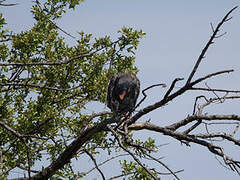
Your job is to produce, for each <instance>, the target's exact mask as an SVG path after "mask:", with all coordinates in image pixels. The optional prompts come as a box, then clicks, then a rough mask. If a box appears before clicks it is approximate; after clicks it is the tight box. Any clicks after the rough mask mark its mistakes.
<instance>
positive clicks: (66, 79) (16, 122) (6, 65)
mask: <svg viewBox="0 0 240 180" xmlns="http://www.w3.org/2000/svg"><path fill="white" fill-rule="evenodd" d="M81 1H82V0H48V1H45V2H44V3H40V2H38V1H36V2H35V4H34V5H33V6H32V9H31V12H32V15H33V18H34V19H35V23H34V25H33V26H32V27H31V28H30V29H27V30H26V31H23V32H20V33H16V32H12V31H11V29H8V26H7V22H6V20H5V19H4V17H3V15H2V14H0V63H1V64H2V66H0V91H1V94H0V122H2V123H4V125H7V126H8V127H9V128H11V130H8V129H7V128H6V127H5V128H3V126H2V127H1V126H0V146H1V149H0V150H1V153H2V163H3V166H2V168H3V170H2V172H3V174H2V175H1V177H0V178H1V179H2V178H6V177H7V176H8V175H9V174H10V173H11V170H12V169H14V168H22V169H27V167H28V164H30V165H31V166H32V167H34V166H35V165H36V163H37V162H38V163H39V161H41V160H44V159H46V158H47V159H48V160H50V161H52V160H54V159H56V157H57V156H58V155H59V153H60V152H62V151H63V150H64V148H65V147H66V145H67V144H69V142H71V141H72V139H73V138H74V137H76V136H77V135H78V133H79V131H80V130H81V129H82V128H83V127H84V126H85V124H86V122H87V120H88V118H89V116H90V115H89V114H87V113H83V112H84V111H83V110H84V108H85V106H86V105H87V104H88V103H89V102H92V101H98V102H101V103H104V102H105V95H106V86H107V83H108V80H109V78H110V77H111V76H112V75H113V74H116V73H119V72H124V71H132V72H135V73H136V72H137V68H136V67H135V66H134V60H135V58H134V55H135V51H136V48H137V46H138V44H139V39H140V38H142V37H143V36H144V35H145V33H144V32H142V31H141V30H140V31H137V30H133V29H132V28H126V27H123V28H122V29H121V30H119V31H118V38H116V39H112V38H111V37H109V36H105V37H101V38H98V37H95V38H94V37H93V35H92V34H87V33H84V32H79V33H78V36H77V37H76V41H77V43H76V45H74V46H73V45H72V44H67V43H66V41H65V38H64V37H62V36H60V35H59V32H60V29H59V28H58V26H57V25H56V23H55V21H56V20H57V19H58V21H59V19H61V17H62V15H63V14H64V13H66V12H68V11H69V9H71V8H74V7H75V6H76V5H78V4H79V3H80V2H81ZM5 8H10V7H5ZM73 23H74V22H73ZM104 118H106V116H103V117H101V118H100V119H99V120H101V119H104ZM91 123H93V122H90V124H91ZM19 134H20V135H21V137H18V135H19ZM23 136H24V137H23ZM115 143H116V142H115V141H114V140H112V139H109V137H108V136H107V133H106V132H102V133H99V134H98V135H97V136H95V137H94V138H93V139H92V140H91V141H90V142H89V143H88V144H87V145H86V147H85V148H86V149H87V150H88V151H90V152H91V153H93V154H94V153H97V149H96V146H99V145H100V146H102V148H103V149H107V150H108V152H109V153H110V154H111V152H112V149H110V146H111V145H113V144H115ZM147 144H149V143H147ZM151 146H153V144H151ZM43 154H44V155H43ZM38 160H39V161H38ZM131 164H132V162H130V164H129V165H128V164H127V162H126V161H124V163H122V166H123V169H124V171H130V170H131V168H133V166H131V167H130V165H131ZM136 166H137V165H136V164H134V167H135V169H137V171H142V170H140V169H139V167H136ZM127 169H128V170H127ZM137 171H136V172H137ZM145 174H146V176H148V174H147V173H145ZM56 176H62V177H69V178H70V177H73V176H74V175H73V172H72V171H71V168H70V166H69V165H67V166H66V168H64V169H63V170H61V171H59V172H58V174H57V175H56ZM138 176H139V177H140V175H136V177H138Z"/></svg>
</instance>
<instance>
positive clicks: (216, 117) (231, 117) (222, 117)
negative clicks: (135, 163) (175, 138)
mask: <svg viewBox="0 0 240 180" xmlns="http://www.w3.org/2000/svg"><path fill="white" fill-rule="evenodd" d="M195 120H206V121H212V120H235V121H240V116H237V115H209V116H206V115H192V116H188V117H187V118H186V119H184V120H181V121H179V122H177V123H174V124H172V125H169V126H166V128H168V129H171V130H177V129H178V128H180V127H182V126H185V125H187V124H188V123H190V122H193V121H195Z"/></svg>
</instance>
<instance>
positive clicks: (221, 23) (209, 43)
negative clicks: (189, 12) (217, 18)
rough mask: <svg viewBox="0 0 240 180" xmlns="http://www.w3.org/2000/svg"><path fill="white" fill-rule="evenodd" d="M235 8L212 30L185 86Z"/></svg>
mask: <svg viewBox="0 0 240 180" xmlns="http://www.w3.org/2000/svg"><path fill="white" fill-rule="evenodd" d="M236 8H237V6H236V7H234V8H232V9H231V10H230V11H229V12H228V13H227V14H226V15H225V16H224V18H223V19H222V21H221V22H220V23H219V24H218V25H217V27H216V29H214V32H213V34H212V36H211V37H210V39H209V40H208V42H207V44H206V45H205V47H204V48H203V50H202V52H201V54H200V55H199V57H198V59H197V62H196V63H195V65H194V67H193V70H192V72H191V73H190V75H189V77H188V80H187V82H186V85H187V84H189V83H190V82H191V80H192V78H193V76H194V74H195V73H196V71H197V69H198V66H199V64H200V63H201V61H202V59H203V58H204V56H205V54H206V52H207V50H208V48H209V46H210V45H211V44H212V43H213V40H214V39H215V38H216V36H217V33H218V31H219V30H220V28H221V26H222V25H223V24H224V23H225V22H227V21H228V20H229V19H228V16H229V15H230V14H231V13H232V12H233V11H234V10H235V9H236Z"/></svg>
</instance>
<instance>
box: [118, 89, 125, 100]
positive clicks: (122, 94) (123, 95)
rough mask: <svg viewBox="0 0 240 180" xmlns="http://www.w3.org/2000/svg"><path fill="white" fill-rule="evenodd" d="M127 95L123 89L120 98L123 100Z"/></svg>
mask: <svg viewBox="0 0 240 180" xmlns="http://www.w3.org/2000/svg"><path fill="white" fill-rule="evenodd" d="M125 95H126V91H123V92H122V93H121V94H119V98H120V99H121V100H123V99H124V97H125Z"/></svg>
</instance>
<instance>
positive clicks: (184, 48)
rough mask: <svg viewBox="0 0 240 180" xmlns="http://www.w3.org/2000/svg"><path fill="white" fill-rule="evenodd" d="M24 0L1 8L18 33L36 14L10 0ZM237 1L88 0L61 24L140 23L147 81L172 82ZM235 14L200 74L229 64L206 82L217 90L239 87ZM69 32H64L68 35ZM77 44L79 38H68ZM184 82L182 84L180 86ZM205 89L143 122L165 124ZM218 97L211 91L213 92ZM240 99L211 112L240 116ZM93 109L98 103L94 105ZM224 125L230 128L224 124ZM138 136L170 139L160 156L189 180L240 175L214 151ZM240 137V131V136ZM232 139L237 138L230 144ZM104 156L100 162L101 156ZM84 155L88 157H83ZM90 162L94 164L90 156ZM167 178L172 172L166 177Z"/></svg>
mask: <svg viewBox="0 0 240 180" xmlns="http://www.w3.org/2000/svg"><path fill="white" fill-rule="evenodd" d="M9 2H18V3H19V5H17V6H14V7H0V11H1V12H3V14H4V16H5V17H6V20H7V22H8V23H9V27H10V28H11V29H12V30H13V31H17V32H19V31H21V30H26V29H29V28H30V27H31V25H32V24H33V20H32V18H31V14H30V7H31V4H32V1H31V0H29V1H28V0H25V1H17V0H16V1H13V0H12V1H10V0H9ZM239 2H240V1H239V0H211V1H209V0H202V1H192V0H181V1H179V0H168V1H163V0H151V1H143V0H131V1H129V0H121V1H116V0H115V1H114V0H101V1H100V0H86V1H85V2H83V3H82V4H81V5H80V6H78V7H77V8H76V9H75V10H74V11H71V12H69V13H67V14H66V15H64V17H63V18H62V19H61V20H59V21H57V24H58V25H59V26H60V27H61V28H62V29H64V30H65V31H67V32H69V33H70V34H72V35H74V36H77V32H78V31H84V32H86V33H92V34H93V35H95V36H98V37H99V36H105V35H111V36H112V37H116V36H117V30H119V29H120V28H121V27H122V26H128V27H133V28H136V29H142V30H143V31H144V32H146V33H147V34H146V37H145V38H143V39H142V40H141V42H140V46H139V48H138V50H137V54H136V65H137V67H138V68H139V70H140V71H139V74H138V77H139V79H140V81H141V87H142V89H144V88H145V87H147V86H149V85H152V84H156V83H166V84H167V85H169V84H170V83H171V81H172V80H173V79H174V78H176V77H184V78H186V77H187V75H188V74H189V72H190V71H191V69H192V66H193V64H194V62H195V61H196V59H197V57H198V55H199V54H200V52H201V50H202V48H203V46H204V45H205V43H206V42H207V40H208V38H209V37H210V35H211V27H210V22H212V23H213V24H214V25H216V24H217V23H218V22H219V21H220V20H221V18H222V17H223V16H224V15H225V14H226V12H227V11H229V10H230V9H231V8H233V7H234V6H236V5H240V3H239ZM232 15H233V19H232V20H231V21H229V22H227V23H226V24H225V25H224V26H223V28H222V32H225V31H226V32H227V34H226V35H225V36H223V37H221V38H219V39H217V40H216V41H215V44H213V46H212V47H211V48H210V49H209V51H208V53H207V57H206V58H205V59H204V61H203V62H202V64H201V65H200V68H199V72H198V73H197V74H196V75H197V76H198V77H199V76H200V75H205V74H207V73H212V72H215V71H219V70H224V69H232V68H233V69H235V72H234V73H233V74H230V75H225V76H220V77H218V78H214V79H213V80H211V81H208V84H209V85H210V86H211V87H212V88H221V87H223V88H230V89H234V88H235V89H240V85H239V83H238V82H239V75H240V71H239V70H240V63H239V62H240V51H239V47H240V33H239V32H240V9H237V10H236V11H235V12H234V13H233V14H232ZM63 36H64V34H63ZM66 38H67V41H68V42H69V44H70V45H71V43H74V41H73V40H72V39H71V38H69V37H66ZM180 85H181V83H179V84H178V86H180ZM164 91H165V90H164V89H162V88H155V89H153V90H150V91H149V92H148V93H149V96H148V98H147V100H146V101H145V103H144V104H143V105H142V107H144V106H146V105H148V104H152V103H153V102H156V101H157V100H158V99H160V98H161V96H162V95H163V92H164ZM200 94H201V93H197V92H188V93H186V94H185V95H183V96H182V97H179V98H177V99H176V100H174V101H173V102H170V103H169V105H168V106H165V107H164V108H161V109H159V110H156V111H154V112H152V113H150V114H148V115H147V116H144V117H143V118H142V119H141V120H140V121H145V120H148V119H149V118H151V120H152V123H155V124H158V125H166V124H169V123H171V122H176V121H178V120H182V119H184V118H185V117H186V116H187V115H188V114H191V112H192V109H193V108H192V107H193V103H194V99H195V97H196V96H197V95H200ZM210 96H213V95H212V94H209V95H208V97H210ZM239 105H240V103H239V102H237V101H235V102H233V103H228V104H226V105H216V107H210V108H208V109H207V110H209V112H212V113H220V114H222V113H227V114H233V113H235V114H237V113H238V114H239ZM91 108H92V109H91ZM96 108H98V109H99V111H101V110H102V109H101V108H102V107H98V106H97V107H89V110H90V111H96ZM222 129H224V127H223V128H222ZM137 136H139V137H143V138H147V137H148V136H151V137H153V138H155V140H156V142H157V144H165V143H170V144H169V145H168V146H164V147H162V148H160V150H159V154H158V155H159V157H160V156H164V157H165V158H164V162H165V163H166V164H167V165H169V167H170V168H172V169H173V170H179V169H184V172H183V173H180V174H179V177H180V178H181V179H184V180H203V179H205V180H212V179H219V180H225V179H231V180H237V179H239V176H238V175H237V174H234V173H233V172H231V171H229V170H226V169H225V168H224V167H222V166H221V165H220V164H219V163H218V161H217V160H216V159H215V157H214V156H213V155H212V154H210V153H208V151H207V149H206V148H203V147H199V146H198V145H193V144H192V145H191V147H186V146H185V145H181V144H180V142H178V141H176V140H173V139H172V138H170V137H165V136H162V135H160V134H156V133H154V134H152V133H148V132H144V135H143V132H138V133H137ZM238 137H239V134H238ZM229 145H232V144H229ZM225 149H226V151H228V152H229V153H231V155H233V156H234V157H237V158H238V159H240V155H239V149H238V150H237V149H234V148H232V147H231V146H226V147H225ZM102 159H103V158H99V159H98V160H99V161H100V160H102ZM84 161H86V160H84ZM87 163H88V164H89V167H92V166H93V165H92V162H91V161H87ZM74 164H76V166H78V167H80V169H81V168H86V162H83V161H80V160H79V161H78V162H75V163H74ZM102 170H103V172H106V174H107V175H109V176H110V175H113V174H111V172H118V170H117V169H113V168H112V166H104V167H103V168H102ZM94 178H97V179H99V174H98V173H97V172H96V173H92V174H90V175H89V176H88V178H87V179H94ZM162 179H163V180H165V179H166V180H168V179H169V180H170V179H173V177H170V176H166V177H165V176H163V177H162Z"/></svg>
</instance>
